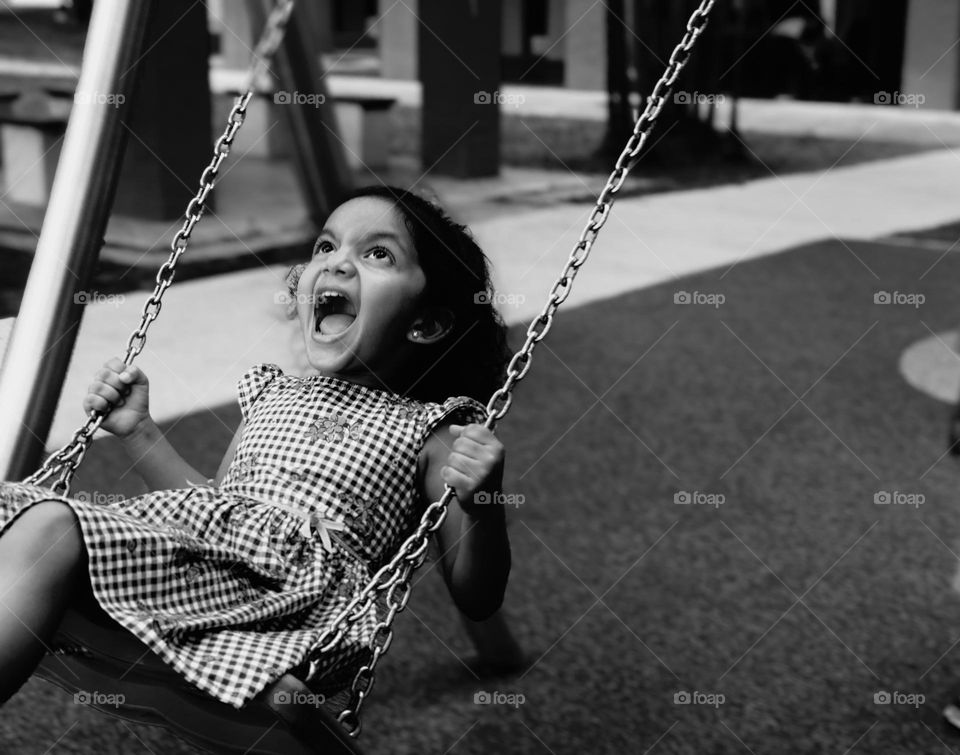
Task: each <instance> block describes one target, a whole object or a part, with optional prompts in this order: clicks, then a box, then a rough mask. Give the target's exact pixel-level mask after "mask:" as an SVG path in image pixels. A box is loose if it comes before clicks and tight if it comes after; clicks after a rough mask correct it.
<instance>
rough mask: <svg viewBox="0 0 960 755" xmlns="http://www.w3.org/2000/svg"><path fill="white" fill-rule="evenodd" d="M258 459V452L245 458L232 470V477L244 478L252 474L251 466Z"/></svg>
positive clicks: (236, 478) (254, 464)
mask: <svg viewBox="0 0 960 755" xmlns="http://www.w3.org/2000/svg"><path fill="white" fill-rule="evenodd" d="M259 461H260V454H251V456H250V457H249V458H247V459H244V460H243V461H241V462H240V463H239V464H237V465H236V467H235V468H234V470H233V478H234V479H235V480H245V479H247V478H248V477H250V475H251V474H253V468H254V467H255V466H257V464H258V463H259Z"/></svg>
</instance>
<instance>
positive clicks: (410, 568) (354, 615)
mask: <svg viewBox="0 0 960 755" xmlns="http://www.w3.org/2000/svg"><path fill="white" fill-rule="evenodd" d="M715 2H716V0H702V1H701V3H700V5H699V7H698V8H696V9H695V10H694V11H693V13H692V15H691V16H690V19H689V21H688V22H687V27H686V32H685V33H684V35H683V39H682V40H681V41H680V43H679V44H678V45H677V46H676V47H675V48H674V50H673V52H672V53H671V55H670V60H669V63H668V65H667V68H666V71H665V72H664V74H663V75H662V76H661V77H660V80H659V81H657V84H656V86H655V87H654V88H653V92H652V93H651V94H650V96H649V97H648V98H647V101H646V107H645V108H644V111H643V113H642V114H641V115H640V117H639V118H638V119H637V122H636V125H635V126H634V129H633V133H632V134H631V136H630V138H629V140H628V141H627V144H626V146H625V147H624V149H623V151H622V152H621V153H620V157H619V158H618V159H617V162H616V165H615V167H614V169H613V171H612V172H611V174H610V176H609V177H608V178H607V183H606V185H605V186H604V188H603V191H601V192H600V196H599V197H598V198H597V202H596V204H595V206H594V208H593V211H592V212H591V213H590V217H589V219H588V220H587V224H586V226H585V227H584V229H583V231H582V232H581V233H580V238H579V240H578V241H577V243H576V245H575V246H574V248H573V251H572V252H571V253H570V258H569V260H568V261H567V264H566V266H565V267H564V269H563V272H562V273H561V274H560V277H559V278H558V279H557V281H556V283H554V285H553V288H551V289H550V296H549V298H548V300H547V303H546V305H544V307H543V309H542V310H541V312H540V314H539V316H538V317H537V318H536V319H535V320H533V322H531V323H530V326H529V327H528V328H527V338H526V341H525V342H524V344H523V346H522V347H521V348H520V350H519V351H517V353H516V354H514V356H513V358H512V359H511V360H510V362H509V364H508V365H507V370H506V373H507V376H506V379H505V380H504V383H503V385H502V386H501V387H500V388H499V389H497V390H496V391H495V392H494V393H493V395H492V396H491V397H490V400H489V401H488V403H487V407H486V409H487V419H486V422H484V426H485V427H487V428H488V429H490V430H492V429H493V428H494V426H495V425H496V423H497V421H498V420H500V419H501V418H502V417H503V416H504V415H505V414H506V413H507V410H508V409H509V408H510V404H511V403H512V401H513V393H512V392H513V389H514V386H516V384H517V383H518V382H519V381H520V380H522V379H523V377H524V375H526V374H527V372H528V371H529V369H530V365H531V364H532V362H531V355H532V353H533V349H534V347H535V346H536V344H537V343H539V342H540V341H541V340H543V338H544V337H545V336H546V335H547V333H548V332H549V330H550V327H551V325H552V324H553V317H554V314H555V313H556V311H557V309H558V308H559V306H560V305H561V304H562V303H563V302H564V301H565V300H566V298H567V297H568V296H569V295H570V291H571V288H572V284H573V279H574V278H575V277H576V275H577V272H578V271H579V269H580V266H581V265H583V263H584V262H586V261H587V257H588V256H589V254H590V249H591V248H592V247H593V242H594V241H595V240H596V238H597V235H598V234H599V232H600V229H601V228H602V227H603V225H604V223H606V221H607V217H608V216H609V215H610V209H611V207H612V206H613V202H614V200H615V197H616V194H617V192H618V191H619V190H620V188H621V187H622V186H623V183H624V181H625V180H626V178H627V174H628V173H629V172H630V170H631V169H632V168H633V166H634V165H636V163H637V161H638V160H639V159H640V152H641V150H642V149H643V146H644V144H645V143H646V141H647V138H648V137H649V135H650V132H651V130H652V129H653V127H654V126H655V125H656V121H657V118H658V117H659V116H660V113H661V111H662V110H663V108H664V105H665V104H666V100H667V97H668V96H669V95H670V92H671V91H672V88H673V85H674V83H675V82H676V80H677V77H678V76H679V75H680V72H681V71H682V70H683V68H684V66H686V64H687V61H688V60H689V59H690V53H691V50H692V49H693V46H694V44H696V41H697V39H698V38H699V37H700V34H701V33H702V32H703V30H704V28H705V27H706V25H707V21H708V20H709V15H710V11H711V10H712V9H713V5H714V3H715ZM454 495H455V494H454V490H453V488H452V487H450V486H449V485H447V486H446V487H445V489H444V491H443V495H442V496H441V498H440V500H439V501H434V502H433V503H431V504H430V505H429V506H427V508H426V509H425V510H424V512H423V517H422V518H421V520H420V524H419V526H418V527H417V529H416V530H415V531H414V532H413V533H412V534H411V535H410V536H409V537H408V538H407V539H406V540H404V542H403V544H402V545H401V546H400V549H399V550H398V551H397V553H396V555H395V556H394V557H393V558H392V559H390V561H389V562H388V563H386V564H385V565H384V566H382V567H381V568H380V569H378V570H377V572H376V574H374V575H373V577H372V578H371V580H370V582H369V583H368V584H367V585H366V586H365V587H364V588H363V589H362V590H361V591H360V592H359V593H357V595H356V596H354V598H353V599H352V600H351V601H350V603H349V604H348V605H347V606H346V608H344V609H343V611H341V613H340V614H339V615H338V616H337V618H336V619H335V620H334V622H333V624H332V625H331V627H330V628H329V629H328V630H327V631H326V632H324V634H323V635H322V636H321V637H320V639H319V641H318V642H317V645H316V646H315V647H314V649H313V651H311V653H310V656H309V661H310V671H309V673H308V675H307V679H306V681H309V680H310V679H312V678H313V676H314V674H315V673H316V671H317V669H318V668H319V665H320V659H321V656H322V655H323V654H324V653H326V652H329V651H330V650H332V649H333V648H335V647H336V645H337V644H338V643H339V642H340V640H341V639H342V638H343V636H344V634H345V632H346V625H347V624H348V623H350V622H353V621H356V620H358V619H359V618H360V617H362V616H363V615H365V614H366V613H367V611H368V610H369V609H370V607H371V605H372V604H373V602H374V600H376V599H377V597H378V596H380V595H384V598H385V602H386V605H387V609H388V610H387V614H386V616H385V617H384V619H383V620H382V621H380V622H379V623H378V625H377V627H376V629H375V630H374V633H373V638H372V640H371V643H370V644H371V647H372V651H373V652H372V655H371V657H370V660H368V661H367V663H366V664H364V665H363V666H362V667H361V668H360V670H359V671H358V672H357V675H356V677H355V678H354V680H353V683H352V685H351V687H350V691H351V695H350V701H349V703H348V704H347V707H346V708H345V709H344V710H343V711H342V712H341V713H340V714H339V716H338V720H339V721H340V723H341V724H342V725H343V726H344V728H345V729H346V730H347V733H348V734H349V735H350V736H352V737H356V736H357V735H358V734H359V733H360V729H361V726H362V724H361V721H360V708H361V707H362V706H363V702H364V700H365V698H366V697H367V695H368V694H369V693H370V690H371V689H372V688H373V684H374V681H375V678H374V669H375V667H376V665H377V662H378V661H379V659H380V657H381V656H382V655H383V654H384V653H386V652H387V649H388V648H389V646H390V643H391V642H392V640H393V627H392V625H393V620H394V618H395V617H396V615H397V614H398V613H399V612H400V611H402V610H403V609H404V608H405V607H406V605H407V601H408V600H409V599H410V592H411V589H412V585H411V584H410V577H411V575H412V574H413V572H414V571H415V570H416V569H417V568H419V567H420V566H421V565H422V564H423V561H424V559H425V557H426V551H427V547H428V544H429V536H430V534H431V533H433V532H435V531H436V530H437V529H439V528H440V525H442V524H443V521H444V519H445V518H446V516H447V506H448V505H449V503H450V499H451V498H452V497H454Z"/></svg>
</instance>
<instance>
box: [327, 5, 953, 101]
mask: <svg viewBox="0 0 960 755" xmlns="http://www.w3.org/2000/svg"><path fill="white" fill-rule="evenodd" d="M419 1H420V0H404V1H403V2H397V1H396V0H363V2H356V1H355V0H325V2H329V3H330V8H331V15H332V25H333V32H334V41H335V44H336V45H337V46H338V47H339V48H341V49H350V50H351V52H352V53H353V54H356V52H357V51H359V50H367V51H369V53H370V54H372V55H374V56H375V57H376V59H377V60H378V62H379V65H378V70H379V71H380V73H381V75H383V76H384V77H387V78H396V79H417V78H418V71H417V40H418V34H419V33H420V30H419V24H418V20H417V12H418V11H417V9H418V2H419ZM475 1H476V2H480V1H481V0H475ZM660 1H661V0H625V2H624V18H623V22H624V24H626V25H628V26H630V27H633V29H634V31H635V33H636V34H637V36H638V37H639V38H640V39H643V38H644V33H643V28H642V24H638V23H637V22H636V20H635V19H636V18H637V17H642V13H643V12H644V10H647V11H648V12H649V9H650V8H651V7H655V6H656V4H657V2H660ZM688 1H690V0H688ZM694 4H695V3H693V2H692V1H690V5H691V7H693V5H694ZM716 9H717V10H716V15H717V18H716V19H715V20H714V24H715V27H714V33H722V34H723V36H724V38H726V39H731V38H733V37H734V36H735V35H736V33H738V25H739V27H740V28H739V32H740V33H742V40H741V41H742V42H743V49H744V50H748V52H747V54H746V55H745V56H744V59H743V60H742V61H740V63H741V64H742V65H743V66H744V68H745V76H743V77H741V81H742V84H743V86H744V88H745V90H746V93H747V94H751V93H753V94H755V95H756V96H772V95H776V94H787V95H793V96H799V97H805V98H810V99H833V100H840V101H844V100H859V101H880V102H882V101H883V97H882V96H878V95H882V94H883V93H888V94H890V95H891V96H892V95H893V94H895V93H905V94H912V95H923V96H924V98H925V102H926V106H927V107H934V108H943V109H957V108H960V44H958V43H957V40H958V38H960V3H958V2H957V0H884V2H883V3H878V2H876V0H805V2H797V0H730V1H729V2H728V3H727V4H726V7H724V4H722V3H718V4H717V6H716ZM731 11H732V15H729V14H730V12H731ZM725 13H727V14H728V15H724V14H725ZM605 24H606V7H605V4H604V3H597V2H593V0H503V12H502V33H501V48H500V49H501V70H502V77H503V80H504V81H506V82H522V83H527V84H548V85H552V86H562V87H567V88H570V89H587V90H591V89H592V90H602V89H604V88H605V87H606V26H605ZM716 26H720V27H721V29H720V32H717V31H716ZM724 27H726V28H724ZM755 43H757V44H755ZM803 66H806V67H807V68H808V69H809V70H806V71H803V70H799V71H798V70H792V69H797V68H798V67H799V68H802V67H803ZM784 70H786V71H788V74H787V75H785V76H781V77H780V78H781V80H776V81H773V82H772V83H771V82H768V81H764V77H769V78H772V77H776V76H777V75H778V73H781V72H783V71H784ZM778 89H779V91H777V90H778Z"/></svg>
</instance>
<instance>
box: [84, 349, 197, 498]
mask: <svg viewBox="0 0 960 755" xmlns="http://www.w3.org/2000/svg"><path fill="white" fill-rule="evenodd" d="M149 405H150V400H149V381H148V380H147V376H146V375H144V374H143V372H142V371H141V370H140V368H139V367H136V366H133V365H130V366H127V365H125V364H124V363H123V360H121V359H111V360H110V361H109V362H106V363H105V364H104V365H103V369H101V370H100V371H99V372H97V374H96V375H95V376H94V382H93V383H92V384H91V385H90V388H89V391H88V393H87V396H86V398H85V399H84V401H83V409H84V411H86V412H89V411H91V410H96V411H104V410H106V409H107V408H108V407H113V409H112V410H111V412H110V414H109V415H108V416H107V417H106V419H104V421H103V423H102V424H101V427H102V428H103V429H104V430H107V431H108V432H110V433H113V435H115V436H116V437H117V439H118V440H119V441H120V444H121V446H123V449H124V451H125V452H126V453H127V455H128V456H129V457H130V460H131V461H132V462H133V465H134V469H135V470H136V472H137V474H139V475H140V476H141V477H142V478H143V481H144V482H145V483H146V484H147V487H149V488H150V489H151V490H164V489H171V488H185V487H188V486H190V485H191V484H193V483H198V484H202V483H204V482H206V478H205V477H204V476H203V475H202V474H200V473H199V472H198V471H197V470H196V469H194V468H193V467H192V466H190V465H189V464H187V462H186V461H184V460H183V457H181V456H180V454H178V453H177V452H176V451H175V450H174V449H173V446H171V445H170V443H169V442H168V441H167V439H166V438H164V437H163V433H161V432H160V428H158V427H157V425H156V423H155V422H154V421H153V418H152V417H151V416H150V409H149Z"/></svg>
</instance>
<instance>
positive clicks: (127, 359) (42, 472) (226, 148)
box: [24, 0, 294, 496]
mask: <svg viewBox="0 0 960 755" xmlns="http://www.w3.org/2000/svg"><path fill="white" fill-rule="evenodd" d="M293 5H294V0H277V2H276V4H275V5H274V6H273V8H272V10H271V11H270V15H269V16H268V17H267V22H266V24H265V26H264V30H263V32H262V33H261V35H260V39H259V41H258V42H257V45H256V48H255V49H254V52H253V57H252V60H251V62H250V67H249V70H248V73H247V78H246V84H245V92H244V94H242V95H240V96H238V97H237V98H236V100H235V101H234V105H233V107H232V108H231V110H230V114H229V115H228V116H227V125H226V127H225V128H224V130H223V133H222V134H221V136H220V138H219V139H217V141H216V144H215V146H214V148H213V157H212V158H211V160H210V163H209V165H207V167H206V168H204V170H203V173H201V175H200V188H199V189H198V190H197V193H196V194H195V195H194V196H193V197H192V198H191V199H190V201H189V202H188V203H187V209H186V211H185V212H184V222H183V225H182V226H181V227H180V230H179V231H177V233H176V235H175V236H174V237H173V241H172V242H171V244H170V247H171V251H170V256H169V257H168V258H167V260H166V261H165V262H164V263H163V264H162V265H161V266H160V269H159V270H158V271H157V277H156V285H155V286H154V289H153V293H151V294H150V297H149V298H148V299H147V301H146V303H144V305H143V310H142V312H141V315H140V324H139V325H138V326H137V328H136V330H134V331H133V333H131V334H130V338H129V339H128V340H127V349H126V353H125V355H124V357H123V362H124V364H126V365H128V366H129V365H131V364H133V360H134V359H136V357H137V356H138V355H139V354H140V352H141V351H143V347H144V345H145V344H146V342H147V330H148V329H149V328H150V325H151V323H152V322H153V321H154V320H156V319H157V317H158V316H159V315H160V307H161V305H162V300H163V294H164V293H165V292H166V290H167V289H168V288H169V287H170V286H171V285H172V284H173V278H174V275H175V274H176V271H177V263H178V262H179V260H180V257H181V256H182V255H183V253H184V252H186V251H187V246H188V245H189V243H190V236H191V234H192V233H193V229H194V227H195V226H196V225H197V223H199V222H200V219H201V217H203V211H204V210H205V209H206V205H205V202H206V201H207V197H209V196H210V193H211V192H212V191H213V189H214V185H215V184H216V180H217V173H218V172H219V170H220V166H221V164H222V163H223V161H224V160H226V159H227V155H228V154H230V147H231V145H232V144H233V139H234V137H235V136H236V134H237V131H239V130H240V127H241V126H242V125H243V121H244V118H245V117H246V114H247V105H248V104H249V103H250V100H251V98H252V97H253V94H254V86H255V85H256V83H257V81H258V80H259V78H260V77H261V74H262V72H263V71H265V70H267V69H268V65H269V61H270V60H271V59H272V58H273V56H274V54H275V53H276V51H277V48H278V47H279V46H280V43H281V41H282V40H283V34H284V31H285V30H286V26H287V22H288V21H289V19H290V14H291V12H292V11H293ZM109 413H110V409H109V408H108V409H107V410H106V411H103V412H91V413H90V416H89V417H88V418H87V420H86V422H84V424H83V425H82V426H81V427H80V428H79V429H77V430H76V431H75V432H74V434H73V436H72V437H71V439H70V441H69V442H68V443H67V444H66V445H64V446H63V447H62V448H60V449H59V450H57V451H55V452H53V453H52V454H51V455H50V456H49V457H48V458H47V459H46V460H45V461H44V462H43V464H42V465H41V466H40V468H39V469H38V470H37V471H36V472H34V473H33V474H32V475H30V476H29V477H27V478H25V479H24V482H26V483H30V484H33V485H40V484H42V483H44V482H46V481H47V480H49V479H50V478H51V477H54V476H56V478H57V479H56V481H55V482H54V483H53V484H52V485H51V490H52V491H53V492H54V493H56V494H57V495H61V496H66V495H68V494H69V492H70V485H71V483H72V481H73V476H74V474H76V471H77V467H79V466H80V462H81V461H83V457H84V456H85V455H86V453H87V449H88V448H89V447H90V443H91V442H92V441H93V435H94V433H96V431H97V430H98V429H100V425H101V424H102V423H103V420H104V419H106V417H107V415H108V414H109Z"/></svg>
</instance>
